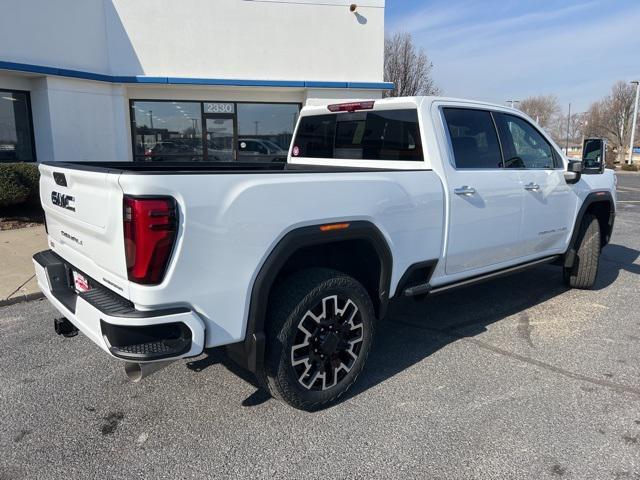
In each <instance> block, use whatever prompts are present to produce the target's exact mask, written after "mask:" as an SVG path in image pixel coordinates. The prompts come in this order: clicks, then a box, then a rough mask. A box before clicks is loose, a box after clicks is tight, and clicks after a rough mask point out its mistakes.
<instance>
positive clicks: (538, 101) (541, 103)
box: [518, 95, 566, 141]
mask: <svg viewBox="0 0 640 480" xmlns="http://www.w3.org/2000/svg"><path fill="white" fill-rule="evenodd" d="M518 108H519V109H520V110H522V111H523V112H524V113H526V114H527V115H529V116H530V117H531V118H533V119H534V120H535V121H536V122H538V125H540V126H541V127H542V128H544V129H545V130H546V131H547V132H548V133H549V134H550V135H551V136H552V137H553V138H554V140H556V141H558V140H559V139H560V138H561V137H562V131H563V130H566V127H564V129H563V128H562V127H561V121H560V118H561V116H562V108H560V102H558V97H556V96H555V95H538V96H535V97H529V98H525V99H524V100H522V101H521V102H520V104H519V105H518ZM565 123H566V118H565Z"/></svg>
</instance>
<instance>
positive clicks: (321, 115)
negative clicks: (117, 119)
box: [34, 97, 616, 409]
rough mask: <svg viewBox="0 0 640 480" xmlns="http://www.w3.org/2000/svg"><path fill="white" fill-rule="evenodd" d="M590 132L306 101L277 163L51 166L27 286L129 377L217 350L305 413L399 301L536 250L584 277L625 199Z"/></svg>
mask: <svg viewBox="0 0 640 480" xmlns="http://www.w3.org/2000/svg"><path fill="white" fill-rule="evenodd" d="M593 142H595V143H593ZM593 142H592V144H591V145H590V148H589V149H588V150H589V152H590V161H589V162H588V163H585V164H583V163H582V162H580V161H571V162H570V161H568V160H567V159H566V158H565V157H564V156H563V154H562V153H561V151H560V149H559V148H558V147H557V145H555V143H554V142H553V141H552V140H551V138H549V137H548V136H547V135H546V134H545V133H544V132H543V131H541V130H540V129H539V128H538V127H536V126H535V124H534V123H533V122H532V121H531V120H530V119H529V118H528V117H526V116H525V115H523V114H522V113H521V112H519V111H517V110H513V109H509V108H505V107H502V106H498V105H489V104H485V103H479V102H473V101H465V100H455V99H446V98H437V97H411V98H398V99H387V100H376V101H375V102H374V101H367V102H354V103H346V104H336V105H328V106H324V107H305V108H303V109H302V111H301V113H300V118H299V120H298V125H297V127H296V131H295V134H294V137H293V141H292V144H291V146H290V149H289V154H288V159H287V162H286V163H280V164H278V163H273V164H242V163H231V162H230V163H210V164H202V163H200V164H168V163H163V164H161V165H156V164H153V163H131V162H117V163H86V162H85V163H45V164H42V165H41V166H40V172H41V181H40V187H41V199H42V204H43V207H44V210H45V212H46V223H47V228H48V241H49V246H50V250H46V251H44V252H40V253H38V254H36V255H35V256H34V265H35V269H36V274H37V278H38V283H39V286H40V288H41V289H42V291H43V292H44V294H45V295H46V296H47V298H48V299H49V301H50V302H51V303H52V304H53V305H54V306H55V307H56V308H57V309H58V310H59V311H60V312H61V314H62V316H63V318H58V319H56V320H55V327H56V331H57V332H58V333H61V334H64V335H67V336H70V335H74V334H75V333H77V331H78V329H79V330H80V331H81V332H82V333H84V334H85V335H86V336H88V337H89V338H90V339H91V340H93V341H94V342H95V343H96V344H97V345H98V346H99V347H100V348H102V349H103V350H104V351H105V352H106V353H107V354H109V355H111V356H113V357H115V358H119V359H122V360H125V361H126V362H127V363H126V366H125V368H126V369H127V371H128V373H129V375H130V377H132V378H134V379H140V378H142V377H143V376H145V375H146V374H148V373H149V372H151V371H153V370H156V369H158V368H159V367H161V366H163V365H165V364H166V363H167V362H169V361H173V360H176V359H179V358H184V357H193V356H196V355H199V354H201V353H202V351H203V349H205V348H208V347H216V346H221V345H226V346H227V350H228V352H229V354H230V356H231V357H232V358H233V359H234V360H236V361H238V362H239V363H241V364H242V365H243V366H244V367H246V368H248V369H249V370H251V371H252V372H254V373H255V374H256V376H257V378H258V379H259V381H260V382H261V384H262V385H263V386H264V387H265V388H266V389H268V390H269V392H270V393H271V394H272V395H273V396H275V397H277V398H280V399H282V400H284V401H285V402H288V403H289V404H290V405H292V406H294V407H297V408H302V409H315V408H318V407H321V406H324V405H326V404H327V403H329V402H331V401H333V400H334V399H336V398H337V397H338V396H340V395H341V394H343V393H344V392H345V391H346V390H347V389H348V388H349V386H350V385H351V384H353V382H354V381H355V380H356V377H357V376H358V374H359V373H360V372H361V370H362V368H363V366H364V364H365V361H366V358H367V355H368V353H369V350H370V348H371V343H372V340H373V336H374V331H375V324H376V320H379V319H381V318H383V317H384V316H385V311H386V310H387V304H388V302H389V301H390V299H392V298H395V297H403V296H417V295H432V294H436V293H439V292H444V291H449V290H451V289H454V288H458V287H462V286H467V285H471V284H473V283H475V282H480V281H484V280H487V279H491V278H494V277H497V276H499V275H504V274H508V273H512V272H516V271H520V270H522V269H525V268H527V267H532V266H536V265H540V264H542V263H547V262H553V263H555V264H557V265H558V266H559V271H560V270H561V271H562V275H563V277H564V281H565V282H566V283H567V284H568V285H569V286H571V287H576V288H590V287H592V286H593V284H594V282H595V280H596V275H597V270H598V259H599V255H600V251H601V249H602V247H603V246H604V245H606V244H607V242H608V241H609V238H610V236H611V231H612V228H613V222H614V216H615V209H616V200H615V183H616V181H615V176H614V174H613V172H612V171H610V170H605V169H604V168H603V165H604V158H603V156H604V148H603V145H602V142H600V144H598V143H597V142H598V141H595V140H594V141H593ZM598 149H600V150H598ZM558 280H559V281H560V275H559V276H558Z"/></svg>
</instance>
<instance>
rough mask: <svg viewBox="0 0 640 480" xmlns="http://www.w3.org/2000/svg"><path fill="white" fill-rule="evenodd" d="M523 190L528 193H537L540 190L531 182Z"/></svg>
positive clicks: (538, 186)
mask: <svg viewBox="0 0 640 480" xmlns="http://www.w3.org/2000/svg"><path fill="white" fill-rule="evenodd" d="M524 189H525V190H529V191H530V192H537V191H538V190H540V185H538V184H537V183H533V182H531V183H528V184H527V185H525V186H524Z"/></svg>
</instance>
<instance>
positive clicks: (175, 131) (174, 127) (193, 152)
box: [133, 101, 202, 162]
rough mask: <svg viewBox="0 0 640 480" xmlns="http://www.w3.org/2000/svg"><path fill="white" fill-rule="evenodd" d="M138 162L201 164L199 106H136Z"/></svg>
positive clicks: (168, 104) (145, 104)
mask: <svg viewBox="0 0 640 480" xmlns="http://www.w3.org/2000/svg"><path fill="white" fill-rule="evenodd" d="M133 113H134V118H135V155H136V157H137V158H136V160H144V161H170V162H176V161H202V125H201V122H202V119H201V112H200V103H198V102H138V101H136V102H133Z"/></svg>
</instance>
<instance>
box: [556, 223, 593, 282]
mask: <svg viewBox="0 0 640 480" xmlns="http://www.w3.org/2000/svg"><path fill="white" fill-rule="evenodd" d="M600 246H601V243H600V224H599V223H598V219H597V218H596V217H595V216H594V215H585V216H584V217H583V218H582V222H581V223H580V230H579V232H578V238H577V239H576V244H575V246H574V248H575V249H576V258H575V261H574V264H573V266H572V267H571V268H565V269H564V272H563V273H564V281H565V283H566V284H567V286H569V287H571V288H581V289H591V288H593V286H594V284H595V283H596V277H597V276H598V265H599V263H600Z"/></svg>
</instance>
